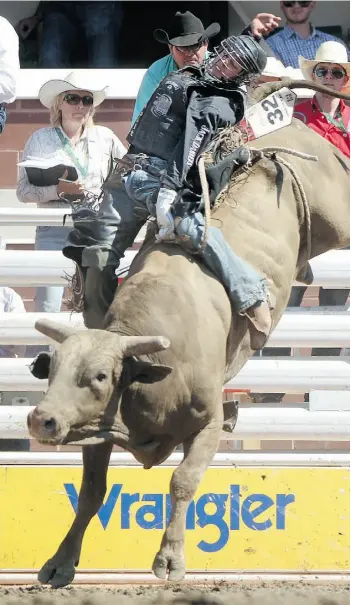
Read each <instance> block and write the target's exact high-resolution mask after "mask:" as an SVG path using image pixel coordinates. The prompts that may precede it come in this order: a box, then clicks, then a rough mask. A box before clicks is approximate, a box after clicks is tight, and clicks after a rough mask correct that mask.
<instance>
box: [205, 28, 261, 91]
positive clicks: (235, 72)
mask: <svg viewBox="0 0 351 605" xmlns="http://www.w3.org/2000/svg"><path fill="white" fill-rule="evenodd" d="M266 63H267V55H266V53H265V52H264V50H263V49H262V48H261V47H260V45H259V44H258V43H257V42H256V40H255V39H254V38H251V36H229V38H226V39H225V40H223V42H221V44H220V45H219V46H216V48H215V49H214V51H213V54H212V55H211V56H210V57H209V58H208V59H206V61H205V62H204V64H203V65H204V74H205V78H207V79H209V80H212V81H214V82H217V83H221V84H224V85H235V86H240V85H241V84H248V83H249V82H251V80H253V79H254V78H257V76H259V75H260V74H261V73H262V71H263V70H264V68H265V67H266Z"/></svg>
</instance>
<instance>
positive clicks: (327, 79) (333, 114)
mask: <svg viewBox="0 0 351 605" xmlns="http://www.w3.org/2000/svg"><path fill="white" fill-rule="evenodd" d="M299 64H300V69H301V71H302V74H303V76H304V78H305V79H306V80H312V81H314V82H317V83H318V84H323V85H324V86H328V88H331V89H332V90H335V91H337V92H346V93H348V94H349V89H350V63H349V62H348V60H347V53H346V49H345V47H344V45H343V44H339V43H338V42H324V44H322V45H321V46H320V47H319V49H318V50H317V53H316V57H315V59H314V60H308V59H305V58H304V57H299ZM294 116H295V118H298V119H299V120H302V121H303V122H304V123H305V124H307V126H309V127H310V128H312V130H314V131H315V132H317V133H318V134H320V135H321V136H322V137H323V138H324V139H326V140H327V141H330V142H331V143H332V144H333V145H335V147H337V148H338V149H340V151H342V153H344V154H345V155H346V156H347V157H350V107H349V106H348V105H345V102H344V101H343V100H342V99H334V98H333V97H330V96H327V95H324V94H322V93H321V92H316V94H315V95H314V97H313V98H312V99H309V100H308V101H304V102H303V103H299V104H298V105H296V107H295V113H294Z"/></svg>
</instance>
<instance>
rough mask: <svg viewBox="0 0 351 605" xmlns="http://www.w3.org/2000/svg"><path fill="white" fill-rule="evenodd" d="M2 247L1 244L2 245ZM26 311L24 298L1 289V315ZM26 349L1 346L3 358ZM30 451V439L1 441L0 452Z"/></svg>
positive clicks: (20, 346)
mask: <svg viewBox="0 0 351 605" xmlns="http://www.w3.org/2000/svg"><path fill="white" fill-rule="evenodd" d="M0 247H2V246H1V244H0ZM25 311H26V309H25V306H24V303H23V300H22V298H21V297H20V295H19V294H17V292H15V291H14V290H12V288H7V287H6V286H2V287H0V313H25ZM25 351H26V347H25V346H24V345H1V346H0V358H1V357H24V355H25ZM29 449H30V442H29V439H0V451H2V452H13V451H17V452H18V451H22V452H23V451H26V452H27V451H28V450H29Z"/></svg>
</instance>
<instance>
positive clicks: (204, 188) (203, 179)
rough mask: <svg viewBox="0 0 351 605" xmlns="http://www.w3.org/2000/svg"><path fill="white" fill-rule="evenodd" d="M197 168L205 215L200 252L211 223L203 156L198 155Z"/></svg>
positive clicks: (208, 192)
mask: <svg viewBox="0 0 351 605" xmlns="http://www.w3.org/2000/svg"><path fill="white" fill-rule="evenodd" d="M198 169H199V177H200V183H201V188H202V196H203V199H204V215H205V226H204V233H203V236H202V241H201V246H200V248H199V254H202V253H203V252H204V250H205V248H206V245H207V240H208V229H209V226H210V223H211V201H210V191H209V188H208V182H207V177H206V170H205V159H204V157H203V156H201V157H200V159H199V162H198Z"/></svg>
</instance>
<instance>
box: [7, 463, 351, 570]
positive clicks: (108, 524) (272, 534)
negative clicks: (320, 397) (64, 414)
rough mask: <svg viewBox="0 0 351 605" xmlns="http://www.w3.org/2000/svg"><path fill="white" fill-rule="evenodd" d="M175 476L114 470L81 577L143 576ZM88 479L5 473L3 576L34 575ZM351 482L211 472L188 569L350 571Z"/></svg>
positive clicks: (315, 475)
mask: <svg viewBox="0 0 351 605" xmlns="http://www.w3.org/2000/svg"><path fill="white" fill-rule="evenodd" d="M172 470H173V469H171V468H165V467H158V468H154V469H152V470H150V471H144V470H143V469H141V468H130V467H129V468H125V467H124V468H114V467H112V468H111V469H110V470H109V474H108V488H107V494H106V497H105V500H104V503H103V505H102V507H101V509H100V511H99V516H97V517H95V518H94V519H93V520H92V522H91V524H90V526H89V528H88V530H87V533H86V537H85V541H84V542H83V552H82V557H81V562H80V568H82V569H88V570H89V569H109V570H133V571H138V570H145V569H149V568H150V567H151V564H152V561H153V557H154V555H155V553H156V551H157V550H158V548H159V544H160V540H161V537H162V533H163V530H164V527H165V519H166V518H167V516H168V515H169V512H170V503H169V496H167V495H166V493H167V490H168V485H169V480H170V477H171V474H172ZM81 476H82V471H81V469H79V468H69V467H35V468H34V467H11V466H10V467H1V468H0V536H1V548H0V568H3V569H9V570H11V569H36V568H39V567H41V566H42V565H43V563H44V562H45V561H46V560H47V559H48V558H49V557H51V556H52V555H53V554H54V552H55V551H56V549H57V547H58V545H59V544H60V542H61V540H62V539H63V537H64V536H65V534H66V532H67V531H68V529H69V527H70V524H71V523H72V521H73V519H74V509H75V507H76V504H77V493H78V492H79V486H80V482H81ZM348 492H349V476H348V471H347V469H342V468H264V469H259V468H241V469H240V468H233V469H228V468H210V469H209V470H208V471H207V473H206V475H205V478H204V480H203V481H202V483H201V486H200V488H199V489H198V491H197V493H196V497H195V499H194V501H193V502H192V504H191V505H190V508H189V512H188V517H187V532H186V555H187V569H188V570H189V571H191V570H219V569H220V570H242V571H249V570H253V571H254V570H256V571H264V570H267V571H274V570H276V571H285V570H292V571H298V572H313V571H345V570H347V569H348V553H349V541H348V536H349V495H348Z"/></svg>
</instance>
